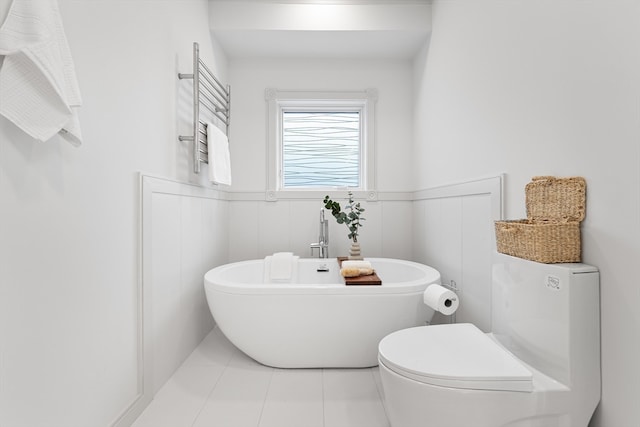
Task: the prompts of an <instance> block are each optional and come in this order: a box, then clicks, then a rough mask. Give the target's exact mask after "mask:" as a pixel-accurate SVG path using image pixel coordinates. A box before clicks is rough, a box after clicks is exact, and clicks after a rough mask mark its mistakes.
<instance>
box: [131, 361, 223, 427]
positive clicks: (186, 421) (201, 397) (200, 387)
mask: <svg viewBox="0 0 640 427" xmlns="http://www.w3.org/2000/svg"><path fill="white" fill-rule="evenodd" d="M224 369H225V368H224V366H215V365H212V366H198V367H189V366H181V367H180V368H179V369H178V370H177V371H176V373H175V374H173V376H172V377H171V378H170V379H169V381H167V383H166V384H165V385H164V386H163V387H162V388H161V389H160V391H158V393H157V394H156V396H155V397H154V399H153V401H151V403H150V404H149V406H147V408H146V409H145V410H144V412H143V413H142V414H141V415H140V417H138V419H137V420H136V421H135V422H134V423H133V425H132V427H191V425H192V424H193V421H194V420H195V419H196V417H197V416H198V414H199V413H200V410H201V409H202V406H203V405H204V404H205V402H206V400H207V397H208V396H209V394H210V393H211V390H212V389H213V387H214V386H215V384H216V382H217V381H218V379H219V378H220V376H221V374H222V373H223V371H224Z"/></svg>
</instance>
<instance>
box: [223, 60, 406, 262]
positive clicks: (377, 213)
mask: <svg viewBox="0 0 640 427" xmlns="http://www.w3.org/2000/svg"><path fill="white" fill-rule="evenodd" d="M229 76H230V80H231V85H232V92H233V101H232V102H233V114H232V116H231V117H232V119H231V121H232V122H231V127H232V129H231V140H232V142H231V144H230V145H231V156H232V159H233V160H232V163H233V186H232V189H233V191H234V193H233V200H232V201H231V207H230V215H231V218H234V220H233V221H232V222H231V224H230V227H231V232H230V235H231V236H233V237H232V238H231V241H230V247H229V251H230V257H231V259H232V260H238V259H251V258H259V257H263V256H265V255H267V254H270V253H273V252H274V251H277V250H293V251H294V252H295V253H297V254H299V255H302V256H308V254H309V244H310V243H312V242H315V241H317V237H318V215H319V210H320V208H321V207H322V199H323V198H324V196H325V194H326V193H327V192H313V193H311V195H310V196H309V197H308V198H306V199H304V200H278V201H276V202H265V201H264V200H265V191H266V190H267V175H266V174H267V163H266V159H267V139H266V135H267V132H266V129H267V123H266V119H267V103H266V101H265V89H266V88H276V89H282V90H346V91H353V90H364V89H367V88H375V89H377V90H378V101H377V106H376V110H377V111H376V135H375V141H376V156H377V168H376V182H377V184H378V188H377V189H378V190H379V191H380V193H379V198H380V200H379V201H377V202H367V203H365V209H366V212H365V215H364V216H365V217H366V218H367V221H366V223H365V225H364V227H363V228H362V231H361V241H362V248H363V254H364V255H366V256H382V255H384V256H389V257H404V258H409V257H410V256H411V251H412V249H411V243H410V240H411V234H410V225H411V220H410V218H411V206H410V202H409V200H410V198H407V197H405V196H406V195H405V194H400V195H398V193H402V192H406V191H408V190H409V189H411V187H412V174H411V164H412V161H411V145H412V142H413V129H412V120H413V117H412V93H411V90H412V68H411V63H410V62H409V61H401V60H391V61H369V60H319V59H318V60H295V59H279V60H276V59H264V60H262V59H233V60H231V61H230V65H229ZM331 195H332V197H338V196H337V195H334V194H331ZM398 218H400V220H399V219H398ZM329 223H330V243H331V246H330V253H331V255H332V256H337V255H341V254H344V255H346V254H347V248H348V243H349V242H348V239H347V238H346V235H347V234H348V232H347V231H346V227H344V226H342V227H338V225H337V224H336V223H335V221H334V220H333V218H330V221H329Z"/></svg>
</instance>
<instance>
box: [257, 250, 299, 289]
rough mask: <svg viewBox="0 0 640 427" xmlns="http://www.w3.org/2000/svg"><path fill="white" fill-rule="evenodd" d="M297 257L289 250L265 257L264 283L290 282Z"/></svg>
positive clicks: (295, 270)
mask: <svg viewBox="0 0 640 427" xmlns="http://www.w3.org/2000/svg"><path fill="white" fill-rule="evenodd" d="M299 258H300V257H298V256H295V255H293V253H291V252H276V253H275V254H273V255H270V256H267V257H265V259H264V272H265V275H264V276H265V277H264V281H265V283H290V282H291V280H292V279H293V278H294V277H295V275H296V272H297V265H298V259H299Z"/></svg>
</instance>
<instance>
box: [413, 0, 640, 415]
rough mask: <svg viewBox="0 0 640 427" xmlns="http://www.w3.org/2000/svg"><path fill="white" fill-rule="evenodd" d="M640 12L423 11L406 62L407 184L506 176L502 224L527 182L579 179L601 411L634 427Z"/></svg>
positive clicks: (610, 6)
mask: <svg viewBox="0 0 640 427" xmlns="http://www.w3.org/2000/svg"><path fill="white" fill-rule="evenodd" d="M639 22H640V4H638V2H634V1H625V0H615V1H610V2H580V1H573V0H545V1H538V2H529V1H520V0H518V1H511V2H504V1H499V0H495V1H494V0H484V1H474V0H469V1H455V2H453V1H437V0H436V1H434V3H433V23H432V26H433V32H432V35H431V43H430V46H429V48H428V51H427V50H426V49H425V51H424V52H423V55H422V56H420V57H419V59H418V60H417V61H416V63H415V66H414V70H415V77H414V81H415V87H416V92H417V94H418V95H417V98H416V122H415V133H416V146H415V150H414V154H415V169H416V171H417V174H416V184H415V185H416V188H418V189H420V188H425V187H434V186H439V185H443V184H447V183H452V182H460V181H465V180H468V179H473V178H476V177H479V176H492V175H495V174H498V173H501V172H505V173H506V183H505V184H506V185H505V190H506V191H505V198H506V199H505V207H506V217H507V218H512V219H515V218H521V217H524V216H525V209H524V186H525V184H526V183H527V182H528V181H529V179H530V178H531V177H532V176H534V175H558V176H572V175H580V176H584V177H585V178H586V179H587V218H586V220H585V222H584V224H583V252H584V253H583V255H584V256H583V259H584V261H585V262H586V263H589V264H593V265H595V266H597V267H599V268H600V271H601V293H602V297H601V304H602V375H603V383H602V402H601V405H600V408H599V410H598V412H597V413H596V415H595V417H594V419H593V421H592V423H591V425H592V426H602V427H609V426H616V427H632V426H637V425H638V422H640V407H638V405H637V397H638V396H639V395H640V367H639V366H638V364H637V360H638V359H640V340H639V339H638V336H640V314H638V313H639V311H638V310H637V307H638V305H639V304H640V286H639V280H638V276H637V272H636V268H635V264H637V261H638V256H639V255H640V243H639V242H640V126H639V125H640V123H639V99H640V80H639V79H638V76H639V75H640V55H639V54H638V52H640V25H638V23H639Z"/></svg>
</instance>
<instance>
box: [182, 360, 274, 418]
mask: <svg viewBox="0 0 640 427" xmlns="http://www.w3.org/2000/svg"><path fill="white" fill-rule="evenodd" d="M273 372H274V369H273V368H269V367H266V366H262V365H260V364H258V363H257V362H255V361H253V360H252V359H250V358H249V357H247V356H245V355H244V354H242V353H240V352H239V351H238V352H237V353H236V354H234V357H232V359H231V360H230V361H229V365H228V366H227V368H226V369H225V371H224V373H223V374H222V376H221V377H220V380H219V381H218V383H217V384H216V386H215V388H214V389H213V391H212V392H211V394H210V395H209V398H208V399H207V401H206V403H205V405H204V407H203V408H202V411H201V412H200V414H199V415H198V417H197V418H196V421H195V423H194V424H193V427H256V426H257V425H258V422H259V421H260V416H261V414H262V408H263V406H264V402H265V398H266V396H267V391H268V389H269V384H270V382H271V378H272V376H273Z"/></svg>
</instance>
